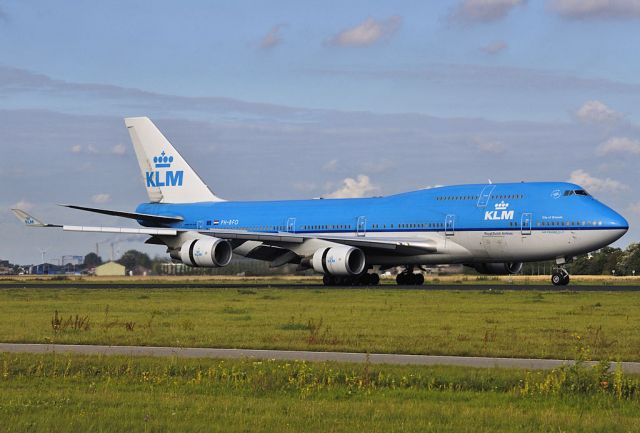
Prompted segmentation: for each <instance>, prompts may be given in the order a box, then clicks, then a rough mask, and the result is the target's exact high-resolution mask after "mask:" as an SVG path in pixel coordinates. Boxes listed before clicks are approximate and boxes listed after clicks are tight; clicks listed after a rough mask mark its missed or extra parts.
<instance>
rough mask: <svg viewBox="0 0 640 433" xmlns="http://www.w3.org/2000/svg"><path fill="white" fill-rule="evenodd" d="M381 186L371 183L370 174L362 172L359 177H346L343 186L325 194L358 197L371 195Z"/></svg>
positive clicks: (334, 196) (339, 196) (328, 195)
mask: <svg viewBox="0 0 640 433" xmlns="http://www.w3.org/2000/svg"><path fill="white" fill-rule="evenodd" d="M378 190H379V188H378V187H377V186H375V185H373V184H372V183H371V180H370V179H369V176H366V175H364V174H361V175H359V176H358V178H357V179H353V178H350V177H348V178H346V179H344V180H343V181H342V187H341V188H339V189H338V190H336V191H334V192H332V193H330V194H327V195H325V196H324V197H326V198H357V197H365V196H369V195H371V194H372V193H374V192H376V191H378Z"/></svg>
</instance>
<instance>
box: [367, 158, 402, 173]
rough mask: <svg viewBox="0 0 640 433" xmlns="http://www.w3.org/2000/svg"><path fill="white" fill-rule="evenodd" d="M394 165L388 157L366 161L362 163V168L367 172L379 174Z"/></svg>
mask: <svg viewBox="0 0 640 433" xmlns="http://www.w3.org/2000/svg"><path fill="white" fill-rule="evenodd" d="M395 167H396V164H395V162H393V161H391V160H390V159H388V158H384V159H377V160H374V161H366V162H364V163H362V170H363V171H366V172H367V173H374V174H380V173H384V172H387V171H389V170H391V169H393V168H395Z"/></svg>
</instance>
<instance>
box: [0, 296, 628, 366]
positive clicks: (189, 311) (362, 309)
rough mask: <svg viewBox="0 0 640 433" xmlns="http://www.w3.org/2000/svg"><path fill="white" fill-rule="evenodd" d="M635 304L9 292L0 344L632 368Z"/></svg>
mask: <svg viewBox="0 0 640 433" xmlns="http://www.w3.org/2000/svg"><path fill="white" fill-rule="evenodd" d="M638 305H640V292H542V291H527V292H521V291H499V290H493V291H488V290H487V291H462V292H452V291H435V290H405V289H402V290H399V289H395V288H390V289H375V290H367V289H332V290H325V289H318V290H307V289H252V290H246V289H241V290H237V289H212V290H204V289H193V290H192V289H175V290H174V289H156V290H146V289H129V290H89V289H83V290H80V289H70V288H66V289H65V288H47V289H35V288H28V289H15V290H14V289H5V290H0V341H3V342H36V343H44V342H56V343H80V344H82V343H84V344H89V343H92V344H118V345H154V346H183V347H184V346H201V347H237V348H277V349H305V350H335V351H357V352H371V353H373V352H390V353H395V352H397V353H418V354H434V355H436V354H438V355H439V354H448V355H482V356H505V357H535V358H538V357H539V358H573V357H574V356H575V352H576V342H577V337H580V338H581V340H580V341H581V342H582V343H581V344H586V345H587V346H588V347H589V348H590V350H591V355H590V356H591V357H592V358H594V359H605V358H608V359H613V360H628V361H631V360H636V361H637V360H640V333H639V332H638V329H640V312H639V311H638V308H637V306H638ZM56 311H58V314H59V317H58V320H59V321H60V323H59V324H58V326H57V329H54V328H56V327H55V326H53V323H52V320H53V319H54V315H55V312H56ZM76 316H77V317H76ZM69 319H71V320H69Z"/></svg>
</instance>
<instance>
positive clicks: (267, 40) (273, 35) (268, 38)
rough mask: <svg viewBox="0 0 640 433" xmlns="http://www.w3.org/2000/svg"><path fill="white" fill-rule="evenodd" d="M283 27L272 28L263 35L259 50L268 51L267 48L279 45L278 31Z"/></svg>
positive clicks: (280, 25)
mask: <svg viewBox="0 0 640 433" xmlns="http://www.w3.org/2000/svg"><path fill="white" fill-rule="evenodd" d="M283 27H284V25H283V24H278V25H277V26H273V27H272V28H271V30H269V32H268V33H267V34H266V35H264V37H263V38H262V40H261V41H260V49H263V50H268V49H269V48H273V47H275V46H277V45H280V44H281V43H282V35H281V34H280V31H281V30H282V28H283Z"/></svg>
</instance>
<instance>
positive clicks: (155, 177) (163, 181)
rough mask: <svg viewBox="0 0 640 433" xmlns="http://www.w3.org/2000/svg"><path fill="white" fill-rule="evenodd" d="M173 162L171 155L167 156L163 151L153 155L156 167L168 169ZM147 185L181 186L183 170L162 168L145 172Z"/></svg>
mask: <svg viewBox="0 0 640 433" xmlns="http://www.w3.org/2000/svg"><path fill="white" fill-rule="evenodd" d="M172 163H173V156H167V155H166V154H165V152H164V150H163V151H162V153H161V154H160V155H159V156H154V157H153V164H154V165H155V168H156V169H158V168H159V169H169V168H171V164H172ZM145 178H146V180H147V187H163V186H182V181H183V180H184V171H183V170H176V171H173V170H163V171H158V170H155V171H147V172H145Z"/></svg>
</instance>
